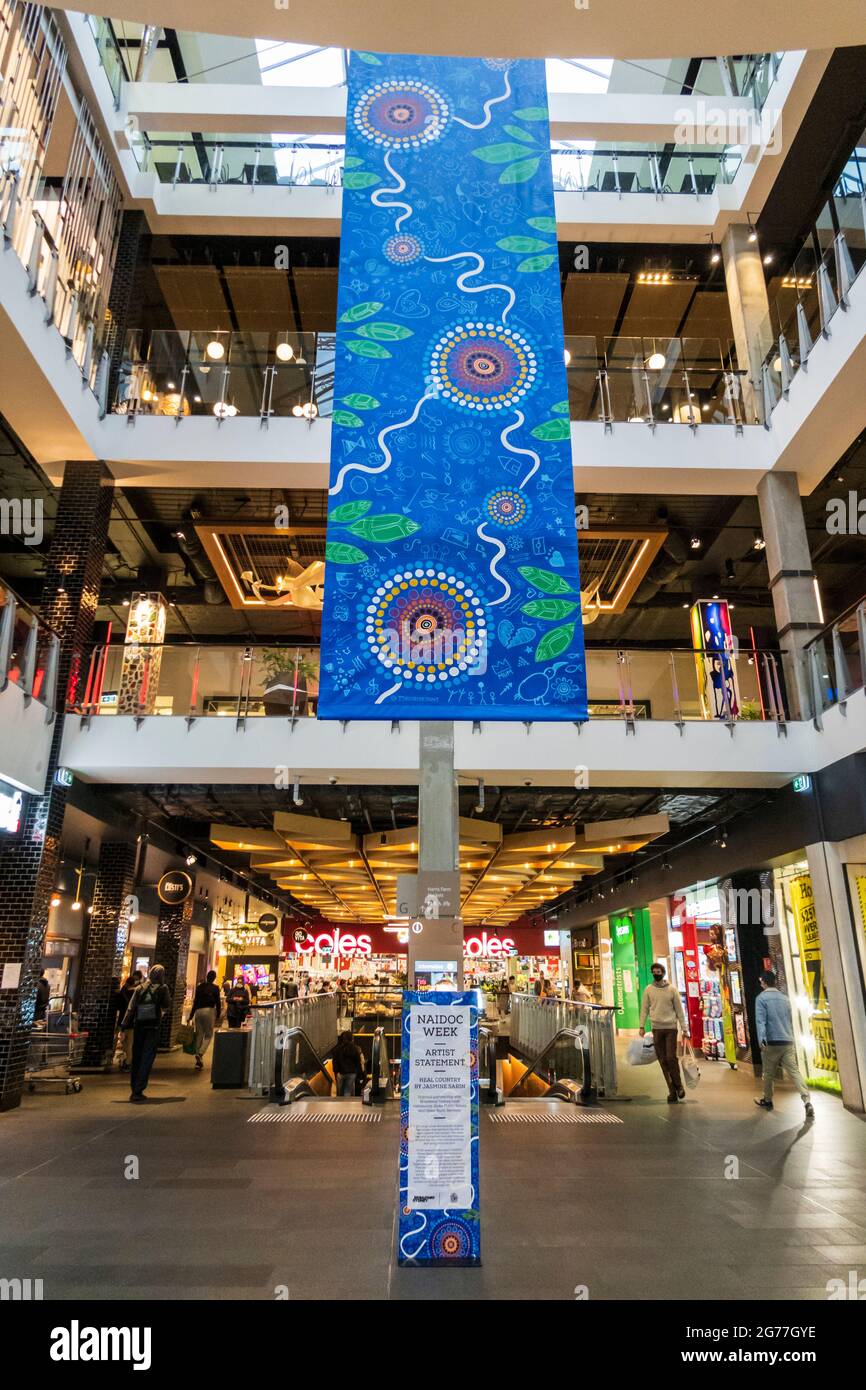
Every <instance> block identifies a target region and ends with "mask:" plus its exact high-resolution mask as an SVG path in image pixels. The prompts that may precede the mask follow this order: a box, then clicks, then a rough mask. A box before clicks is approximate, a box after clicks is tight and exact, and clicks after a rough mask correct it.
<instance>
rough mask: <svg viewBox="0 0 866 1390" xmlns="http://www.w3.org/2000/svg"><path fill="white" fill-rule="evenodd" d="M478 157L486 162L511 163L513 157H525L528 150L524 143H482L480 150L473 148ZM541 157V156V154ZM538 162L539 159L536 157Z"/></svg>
mask: <svg viewBox="0 0 866 1390" xmlns="http://www.w3.org/2000/svg"><path fill="white" fill-rule="evenodd" d="M472 153H473V154H474V155H475V158H476V159H483V160H484V163H485V164H510V163H511V160H512V159H525V157H526V150H525V149H524V148H523V146H522V145H509V144H508V143H507V142H506V143H505V144H504V145H482V146H481V149H480V150H473V151H472ZM539 158H540V156H539ZM535 162H536V164H537V163H538V159H536V161H535Z"/></svg>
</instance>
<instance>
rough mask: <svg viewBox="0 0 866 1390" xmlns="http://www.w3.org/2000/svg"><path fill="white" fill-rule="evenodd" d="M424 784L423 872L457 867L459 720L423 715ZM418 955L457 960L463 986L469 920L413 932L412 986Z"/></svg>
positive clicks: (442, 921) (430, 924) (444, 920)
mask: <svg viewBox="0 0 866 1390" xmlns="http://www.w3.org/2000/svg"><path fill="white" fill-rule="evenodd" d="M419 753H420V780H419V787H418V870H419V873H443V872H451V871H453V870H454V869H457V868H459V866H460V844H459V822H460V817H459V802H458V798H457V778H456V776H455V774H454V725H453V723H452V722H450V721H448V720H441V721H434V720H423V721H422V722H421V727H420V749H419ZM416 960H447V961H456V962H457V986H458V988H460V989H462V987H463V922H462V919H461V918H459V917H457V918H454V917H440V918H438V919H435V920H432V921H427V920H425V921H424V926H423V930H422V931H421V932H420V933H419V934H418V935H416V934H415V933H414V932H410V933H409V986H410V988H411V987H412V983H413V972H414V968H415V961H416Z"/></svg>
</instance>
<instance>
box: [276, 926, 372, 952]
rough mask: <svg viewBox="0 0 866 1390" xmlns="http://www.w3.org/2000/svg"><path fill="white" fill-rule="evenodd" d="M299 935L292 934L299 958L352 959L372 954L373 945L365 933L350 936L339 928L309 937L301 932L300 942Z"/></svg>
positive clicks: (306, 933)
mask: <svg viewBox="0 0 866 1390" xmlns="http://www.w3.org/2000/svg"><path fill="white" fill-rule="evenodd" d="M298 937H299V933H298V932H297V931H296V932H295V933H294V943H295V952H296V954H297V955H299V956H312V955H316V956H344V957H346V958H348V959H352V958H353V957H355V956H371V955H372V954H373V943H372V940H371V939H370V936H369V934H368V933H367V932H358V933H357V935H352V934H351V933H350V932H342V931H340V928H339V927H336V928H335V929H334V931H332V932H329V931H323V932H319V934H318V935H317V936H311V935H310V933H309V932H302V933H301V934H300V940H299V939H298Z"/></svg>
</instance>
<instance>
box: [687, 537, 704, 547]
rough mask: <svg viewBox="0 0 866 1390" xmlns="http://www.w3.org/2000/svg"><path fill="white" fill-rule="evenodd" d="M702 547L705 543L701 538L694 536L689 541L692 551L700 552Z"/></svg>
mask: <svg viewBox="0 0 866 1390" xmlns="http://www.w3.org/2000/svg"><path fill="white" fill-rule="evenodd" d="M702 545H703V541H702V540H701V538H700V536H692V538H691V540H690V541H689V546H690V547H691V549H692V550H700V548H701V546H702Z"/></svg>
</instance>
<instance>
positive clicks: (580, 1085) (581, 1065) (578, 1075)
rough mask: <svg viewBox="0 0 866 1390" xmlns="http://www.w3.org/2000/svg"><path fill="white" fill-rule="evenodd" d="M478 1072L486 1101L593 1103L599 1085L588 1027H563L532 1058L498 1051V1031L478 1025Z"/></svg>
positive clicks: (496, 1102) (596, 1097)
mask: <svg viewBox="0 0 866 1390" xmlns="http://www.w3.org/2000/svg"><path fill="white" fill-rule="evenodd" d="M478 1050H479V1058H478V1075H479V1090H480V1096H481V1101H482V1103H483V1104H488V1105H496V1106H501V1105H504V1104H506V1102H507V1103H509V1104H510V1103H511V1102H512V1101H525V1100H562V1101H567V1102H570V1103H571V1104H575V1105H593V1104H595V1103H596V1101H597V1100H598V1087H597V1085H596V1083H595V1081H594V1078H593V1069H592V1062H591V1049H590V1040H589V1037H588V1034H587V1031H586V1029H585V1028H582V1027H580V1026H577V1027H566V1028H560V1029H559V1030H558V1032H557V1033H556V1034H555V1035H554V1036H553V1038H551V1040H550V1041H549V1042H548V1043H547V1044H546V1045H545V1046H544V1047H543V1048H542V1049H541V1051H540V1052H538V1053H537V1054H536V1056H535V1057H533V1058H531V1059H530V1060H529V1061H523V1060H522V1059H521V1058H519V1057H517V1056H516V1055H515V1054H514V1053H513V1052H508V1053H506V1055H505V1056H499V1055H498V1054H499V1048H498V1038H497V1035H496V1033H494V1032H492V1031H491V1030H488V1029H484V1028H482V1029H480V1030H479V1049H478Z"/></svg>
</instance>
